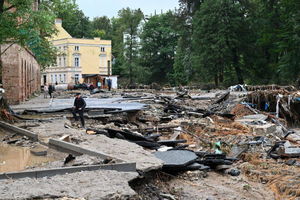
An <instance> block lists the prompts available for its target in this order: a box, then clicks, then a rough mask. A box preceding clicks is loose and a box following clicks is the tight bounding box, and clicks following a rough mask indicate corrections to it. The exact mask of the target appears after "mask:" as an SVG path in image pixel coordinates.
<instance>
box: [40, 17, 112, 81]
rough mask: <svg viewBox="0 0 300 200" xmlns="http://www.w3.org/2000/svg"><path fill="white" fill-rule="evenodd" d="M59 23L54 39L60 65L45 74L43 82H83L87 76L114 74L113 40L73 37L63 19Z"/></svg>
mask: <svg viewBox="0 0 300 200" xmlns="http://www.w3.org/2000/svg"><path fill="white" fill-rule="evenodd" d="M55 26H56V28H57V30H58V33H57V35H55V36H54V37H53V38H51V41H52V43H53V45H54V46H55V47H57V48H58V50H59V52H60V53H59V55H58V57H57V64H56V65H55V66H51V67H48V68H46V69H45V70H44V72H43V73H42V84H49V83H52V84H55V83H58V84H61V83H78V82H81V83H82V81H83V79H82V77H84V76H86V75H103V76H109V75H111V74H112V69H111V65H112V64H111V40H101V39H100V38H94V39H79V38H72V36H71V35H70V34H69V33H68V32H67V31H66V30H65V29H64V28H63V27H62V20H61V19H56V21H55Z"/></svg>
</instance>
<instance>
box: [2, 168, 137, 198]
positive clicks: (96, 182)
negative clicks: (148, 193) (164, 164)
mask: <svg viewBox="0 0 300 200" xmlns="http://www.w3.org/2000/svg"><path fill="white" fill-rule="evenodd" d="M137 177H138V173H136V172H117V171H110V170H105V171H102V170H98V171H85V172H77V173H72V174H65V175H57V176H53V177H44V178H37V179H32V178H23V179H17V180H0V191H1V192H0V199H52V198H56V199H59V198H63V197H68V198H76V199H90V200H93V199H97V200H98V199H132V198H134V197H136V193H135V191H134V190H132V188H131V187H130V186H129V184H128V182H129V181H131V180H133V179H135V178H137Z"/></svg>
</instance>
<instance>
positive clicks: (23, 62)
mask: <svg viewBox="0 0 300 200" xmlns="http://www.w3.org/2000/svg"><path fill="white" fill-rule="evenodd" d="M8 46H10V47H9V48H8V49H7V51H5V53H4V54H3V55H2V57H1V60H2V85H3V88H4V89H5V93H4V96H5V98H6V99H7V101H8V103H10V104H18V103H20V102H22V101H25V100H26V99H28V98H29V97H30V96H31V95H32V94H33V93H35V92H38V91H40V88H41V84H40V83H41V75H40V66H39V64H38V63H37V61H36V59H35V57H34V55H33V54H32V53H31V51H29V50H28V49H26V48H23V47H20V46H19V45H17V44H14V45H9V44H7V45H1V48H3V49H5V48H7V47H8Z"/></svg>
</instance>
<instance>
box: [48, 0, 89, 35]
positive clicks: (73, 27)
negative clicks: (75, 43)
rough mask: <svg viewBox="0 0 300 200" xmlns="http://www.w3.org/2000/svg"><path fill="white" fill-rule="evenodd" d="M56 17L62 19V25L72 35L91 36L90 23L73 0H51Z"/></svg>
mask: <svg viewBox="0 0 300 200" xmlns="http://www.w3.org/2000/svg"><path fill="white" fill-rule="evenodd" d="M53 2H54V4H53V9H54V12H55V14H56V17H58V18H61V19H62V20H63V22H62V26H63V27H64V29H66V31H67V32H68V33H70V35H71V36H72V37H75V38H90V37H92V23H91V21H90V20H89V18H88V17H86V16H85V15H84V13H83V12H82V11H81V10H80V9H79V8H78V5H77V4H76V1H75V0H53Z"/></svg>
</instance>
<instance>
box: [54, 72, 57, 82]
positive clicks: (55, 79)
mask: <svg viewBox="0 0 300 200" xmlns="http://www.w3.org/2000/svg"><path fill="white" fill-rule="evenodd" d="M54 76H55V78H54V83H55V84H56V83H57V75H56V74H55V75H54Z"/></svg>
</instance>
